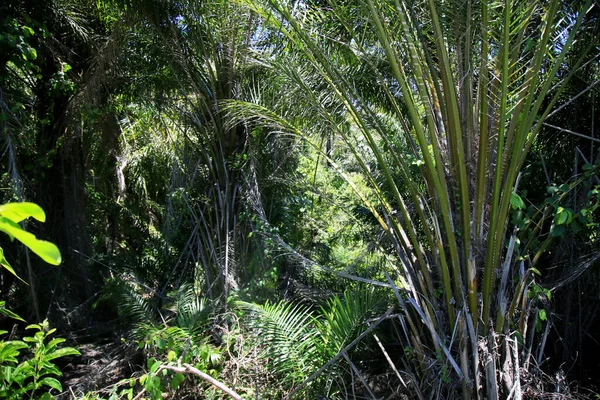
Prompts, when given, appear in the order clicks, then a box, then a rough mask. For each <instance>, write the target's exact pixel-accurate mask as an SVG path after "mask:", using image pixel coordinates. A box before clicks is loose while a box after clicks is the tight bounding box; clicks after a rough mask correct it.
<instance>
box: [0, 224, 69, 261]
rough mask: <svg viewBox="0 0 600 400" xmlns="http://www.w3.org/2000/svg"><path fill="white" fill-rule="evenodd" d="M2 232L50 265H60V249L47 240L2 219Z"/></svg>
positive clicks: (0, 229) (0, 227) (0, 228)
mask: <svg viewBox="0 0 600 400" xmlns="http://www.w3.org/2000/svg"><path fill="white" fill-rule="evenodd" d="M0 231H2V232H5V233H7V234H8V235H9V236H11V237H13V238H15V239H17V240H18V241H20V242H21V243H23V244H24V245H25V246H27V247H29V249H30V250H31V251H33V252H34V253H35V254H37V255H38V256H40V257H41V258H42V260H44V261H46V262H47V263H48V264H52V265H59V264H60V263H61V261H62V258H61V256H60V251H59V250H58V247H56V245H54V244H53V243H50V242H47V241H45V240H39V239H38V238H36V237H35V235H34V234H32V233H29V232H27V231H24V230H23V229H22V228H21V227H20V226H19V225H18V224H17V223H15V222H13V221H12V220H10V219H7V218H5V217H0Z"/></svg>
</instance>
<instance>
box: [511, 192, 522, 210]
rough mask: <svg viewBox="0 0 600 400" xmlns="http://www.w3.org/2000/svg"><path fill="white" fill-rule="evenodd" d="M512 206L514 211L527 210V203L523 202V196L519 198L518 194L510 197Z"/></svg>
mask: <svg viewBox="0 0 600 400" xmlns="http://www.w3.org/2000/svg"><path fill="white" fill-rule="evenodd" d="M510 204H511V206H512V208H513V210H524V209H525V202H524V201H523V199H522V198H521V196H519V195H518V194H516V193H512V194H511V195H510Z"/></svg>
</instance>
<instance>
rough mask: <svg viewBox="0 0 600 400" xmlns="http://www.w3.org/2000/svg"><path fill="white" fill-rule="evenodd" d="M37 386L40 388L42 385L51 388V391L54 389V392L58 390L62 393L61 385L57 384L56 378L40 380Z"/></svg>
mask: <svg viewBox="0 0 600 400" xmlns="http://www.w3.org/2000/svg"><path fill="white" fill-rule="evenodd" d="M39 385H40V386H42V385H44V386H49V387H51V388H52V389H56V390H58V391H59V392H62V385H61V384H60V382H59V381H58V379H56V378H50V377H46V378H44V379H42V380H41V381H40V382H39Z"/></svg>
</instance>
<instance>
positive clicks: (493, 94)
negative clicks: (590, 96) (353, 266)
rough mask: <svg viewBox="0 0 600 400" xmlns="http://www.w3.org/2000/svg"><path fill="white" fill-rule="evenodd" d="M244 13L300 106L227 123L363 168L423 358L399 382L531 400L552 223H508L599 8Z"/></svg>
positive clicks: (277, 5)
mask: <svg viewBox="0 0 600 400" xmlns="http://www.w3.org/2000/svg"><path fill="white" fill-rule="evenodd" d="M243 3H245V5H247V6H248V7H250V8H251V9H252V10H253V11H255V12H256V13H258V14H259V15H260V16H261V17H262V24H263V25H262V29H263V32H262V33H263V34H266V33H265V32H270V33H271V34H272V35H277V36H276V37H278V38H279V40H281V41H283V43H282V44H280V45H279V46H277V47H278V48H277V49H275V48H273V47H271V48H268V47H267V48H265V47H262V48H259V49H258V50H257V52H258V54H259V57H263V58H262V62H264V63H265V65H270V66H271V67H272V68H273V70H276V71H278V72H279V73H280V75H281V79H283V80H284V81H285V82H286V84H287V86H286V91H289V92H291V93H292V94H291V95H289V94H288V95H286V94H282V99H283V100H280V101H279V103H277V104H273V103H267V102H264V101H263V102H261V101H260V100H261V99H260V96H257V100H256V101H253V102H239V101H231V102H227V103H226V106H227V110H228V111H229V113H230V116H231V117H233V118H236V119H243V120H245V121H246V122H247V123H249V124H251V123H255V124H259V125H260V126H263V127H268V128H270V129H271V130H272V131H275V132H279V133H280V134H291V135H295V136H297V137H301V138H303V139H304V140H306V141H307V143H309V144H311V145H312V146H314V147H315V148H316V149H317V150H318V151H321V152H322V156H323V157H324V158H326V159H327V161H328V165H330V166H331V168H334V169H336V170H337V171H338V172H339V174H340V175H342V176H344V177H347V176H348V175H347V171H345V168H344V165H343V163H340V162H339V161H340V160H336V159H335V157H334V156H332V155H331V152H329V151H327V150H326V149H323V148H322V143H323V141H322V140H320V138H316V139H315V135H314V132H315V131H316V130H320V131H327V134H328V135H330V136H331V137H333V138H335V139H336V140H337V141H338V143H341V144H342V145H343V146H345V148H346V149H347V151H348V152H349V153H350V154H352V156H353V157H354V161H355V162H356V164H357V165H358V166H359V167H358V168H359V170H360V171H361V172H362V174H363V175H364V177H365V179H366V181H367V182H368V183H369V186H370V188H371V189H372V190H373V192H372V193H370V194H369V195H367V194H365V193H363V192H362V191H361V190H360V189H359V188H358V187H356V186H354V187H355V188H356V195H357V196H359V197H360V198H361V199H362V200H363V201H364V204H365V206H366V207H367V208H368V209H369V210H370V212H371V213H372V214H373V215H374V216H375V217H376V218H377V220H378V221H379V223H380V225H381V227H382V228H383V229H384V230H385V232H386V234H387V237H388V240H389V241H390V243H391V245H390V246H388V247H387V251H388V252H390V254H393V255H394V258H393V260H394V262H390V264H389V268H388V269H387V271H386V272H385V277H386V278H387V282H381V283H382V284H385V285H387V286H388V287H390V288H391V290H393V292H394V293H395V295H396V297H397V300H398V302H399V306H400V309H401V311H402V312H401V313H400V315H399V316H398V318H399V323H400V325H401V327H402V334H401V335H400V339H401V341H402V342H403V343H404V344H405V345H406V346H409V347H410V348H412V349H413V350H414V353H413V357H411V359H410V360H409V361H406V360H405V361H403V362H404V366H405V367H406V368H405V371H404V373H405V374H407V375H406V376H405V377H404V378H403V379H402V378H401V381H402V384H403V385H405V386H406V389H407V390H409V391H410V392H411V393H416V394H417V395H418V396H419V397H420V398H422V397H423V396H425V394H427V393H432V391H433V392H439V391H440V390H441V392H439V393H445V394H446V395H448V396H451V397H452V396H453V395H458V396H462V397H463V398H465V399H470V398H490V399H495V398H499V397H505V398H508V397H511V398H521V397H522V395H523V393H522V387H521V380H522V377H521V376H520V371H522V367H523V366H527V365H528V364H529V362H530V361H532V359H533V354H534V353H535V351H532V348H533V346H534V336H535V330H534V329H532V324H534V323H535V320H536V318H538V316H537V314H536V311H535V306H534V305H535V300H536V299H535V298H533V299H530V297H531V296H528V295H527V293H528V290H529V287H530V284H531V282H532V273H531V271H532V270H533V269H532V268H533V267H534V261H535V260H537V259H538V257H536V252H539V251H541V250H540V247H539V246H538V247H534V246H533V244H532V243H529V242H527V241H525V240H524V239H523V240H524V241H523V242H522V243H521V242H520V240H519V239H520V234H521V231H523V230H530V231H531V230H535V229H537V230H538V231H539V228H540V227H539V225H535V224H536V223H539V219H540V218H538V219H537V221H534V222H531V225H530V226H528V227H525V228H524V229H522V230H521V231H520V230H519V229H517V228H516V227H514V225H513V224H511V223H510V222H509V221H510V217H511V213H512V212H514V210H518V209H520V208H523V205H522V201H521V198H520V197H519V195H518V179H519V172H520V170H521V168H522V166H523V164H524V162H525V159H526V156H527V154H528V152H529V150H530V149H531V147H532V145H533V144H534V143H535V140H536V135H537V134H538V133H539V132H540V129H541V128H542V124H543V122H544V120H545V118H546V117H547V116H548V115H549V113H550V112H551V111H552V110H553V107H554V106H555V104H556V102H557V100H558V99H559V98H560V95H561V90H562V88H563V87H564V86H565V84H566V83H567V82H568V81H569V79H570V78H571V77H572V76H573V74H575V73H576V71H577V69H578V68H579V67H580V66H581V65H582V63H584V59H581V60H580V61H578V62H577V63H575V65H573V66H572V69H571V70H570V71H568V72H567V73H566V74H565V73H564V71H562V70H561V67H562V66H563V62H564V61H565V57H566V56H567V54H569V50H570V49H571V48H572V46H573V44H574V41H575V40H576V33H577V31H578V28H579V27H580V25H581V23H582V20H583V18H584V17H585V15H586V12H588V11H589V9H590V7H593V6H594V5H593V4H592V2H584V3H583V4H578V5H577V6H576V7H574V6H570V5H566V4H564V3H563V2H560V1H557V0H554V1H548V2H545V1H534V2H529V1H527V2H525V1H515V0H506V1H498V2H487V1H481V2H477V1H470V0H466V1H449V2H437V1H435V0H427V1H402V0H395V1H383V2H381V1H373V0H368V1H364V2H339V1H337V0H331V1H328V2H327V4H325V5H319V4H317V5H315V4H313V3H310V2H285V1H277V0H269V1H264V2H257V1H245V2H243ZM281 48H285V50H283V51H282V50H281ZM275 52H277V54H278V55H279V57H274V56H273V54H274V53H275ZM282 59H283V61H281V60H282ZM559 72H561V74H559ZM365 76H367V77H366V78H365ZM290 98H295V99H298V98H301V99H302V104H303V106H302V108H303V109H304V111H300V110H299V108H298V107H296V108H294V106H293V104H292V103H290V102H289V100H290ZM286 101H288V102H287V103H286ZM295 111H297V112H298V114H295ZM300 113H301V114H302V117H301V118H298V115H299V114H300ZM306 115H311V116H312V118H310V119H309V120H308V121H307V118H305V116H306ZM317 127H318V128H317ZM415 165H416V166H417V167H418V173H417V174H415V173H414V167H415ZM347 181H348V183H349V184H350V185H353V181H352V179H351V178H350V177H348V179H347ZM543 247H544V246H542V247H541V248H542V249H543ZM440 289H441V291H440ZM440 293H441V294H442V295H441V296H440ZM384 316H385V317H387V316H388V315H384ZM382 318H383V317H382ZM434 377H437V378H438V380H432V378H434ZM440 377H442V379H441V380H439V378H440ZM309 380H310V379H308V380H307V381H305V383H308V381H309ZM427 382H428V383H427ZM431 382H436V383H435V384H431ZM443 382H446V383H445V384H443ZM458 382H460V384H459V385H457V383H458ZM303 386H304V384H303V385H300V387H298V388H296V390H294V391H293V392H292V394H294V393H296V392H297V390H299V389H301V388H302V387H303ZM442 386H444V387H443V388H442Z"/></svg>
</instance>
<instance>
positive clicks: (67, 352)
mask: <svg viewBox="0 0 600 400" xmlns="http://www.w3.org/2000/svg"><path fill="white" fill-rule="evenodd" d="M79 355H81V353H80V352H79V350H77V349H74V348H72V347H65V348H63V349H58V350H56V351H55V352H53V353H52V354H47V355H46V356H45V357H44V358H45V359H46V360H54V359H56V358H60V357H65V356H79Z"/></svg>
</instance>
